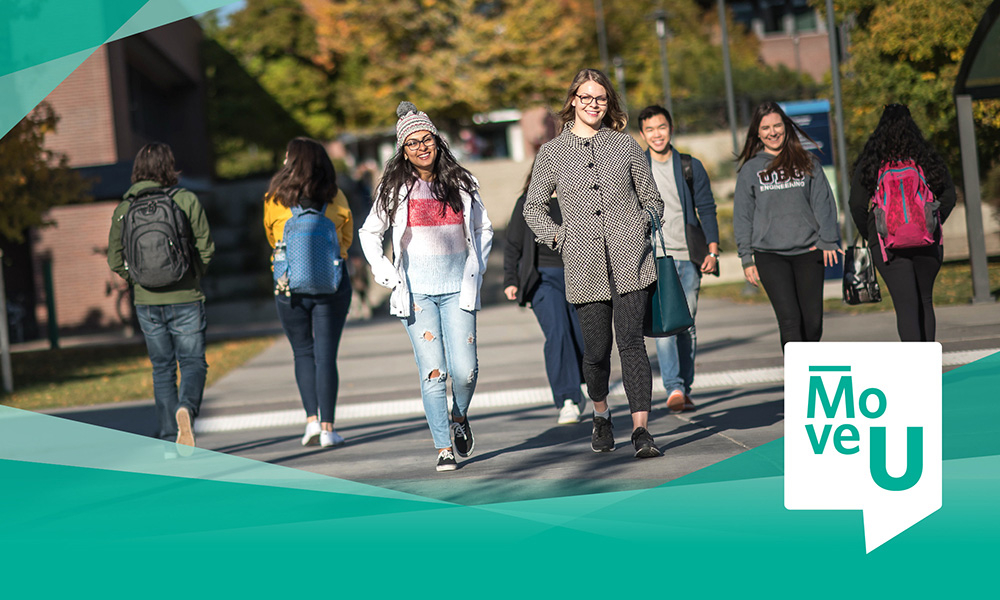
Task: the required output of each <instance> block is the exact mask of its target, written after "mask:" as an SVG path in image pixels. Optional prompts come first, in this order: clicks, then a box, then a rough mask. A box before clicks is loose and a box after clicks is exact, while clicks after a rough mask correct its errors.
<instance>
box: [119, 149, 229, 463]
mask: <svg viewBox="0 0 1000 600" xmlns="http://www.w3.org/2000/svg"><path fill="white" fill-rule="evenodd" d="M177 180H178V172H177V169H176V167H175V165H174V154H173V151H172V150H171V149H170V146H168V145H166V144H161V143H152V144H147V145H146V146H143V148H142V149H141V150H139V153H138V154H137V155H136V157H135V164H134V166H133V168H132V187H130V188H129V189H128V191H127V192H125V196H124V199H123V200H122V202H121V203H120V204H119V205H118V207H117V208H115V212H114V215H113V216H112V218H111V232H110V233H109V235H108V266H109V267H111V270H112V271H114V272H115V273H117V274H118V275H120V276H121V277H122V278H123V279H125V280H126V281H128V282H129V283H130V284H131V285H132V286H134V289H135V311H136V316H137V317H138V320H139V326H140V327H141V329H142V333H143V336H144V337H145V339H146V349H147V350H148V351H149V361H150V363H152V366H153V396H154V399H155V401H156V415H157V419H158V421H159V430H158V432H157V434H158V437H159V438H161V439H164V440H171V441H176V442H177V443H178V444H182V445H185V446H194V445H195V441H194V418H195V417H197V416H198V409H199V408H200V406H201V398H202V394H203V392H204V389H205V376H206V374H207V372H208V363H207V362H206V361H205V326H206V320H205V294H203V293H202V291H201V286H200V283H199V282H200V280H201V277H202V275H203V274H204V273H205V269H206V268H207V267H208V263H209V261H211V260H212V255H213V254H214V253H215V242H213V241H212V233H211V231H210V230H209V227H208V219H207V218H206V217H205V211H204V209H203V208H202V206H201V203H200V202H199V201H198V197H197V196H195V195H194V194H193V193H191V192H190V191H188V190H185V189H178V190H177V191H176V192H175V193H174V194H173V195H172V197H173V200H174V202H175V203H176V204H177V206H179V207H180V209H181V210H182V211H183V213H184V215H185V216H186V217H187V221H188V223H189V224H190V227H191V231H190V233H191V242H192V243H193V246H194V250H193V251H192V252H191V253H190V254H191V264H190V266H189V267H188V269H187V271H186V272H185V273H184V275H183V276H182V277H181V278H180V280H179V281H177V282H176V283H172V284H170V285H166V286H162V287H156V288H146V287H143V286H142V285H140V284H139V283H137V282H136V281H134V280H133V277H132V276H131V274H130V272H129V267H128V264H127V262H126V259H125V251H124V248H123V243H122V228H123V222H124V220H125V216H126V213H127V212H128V209H129V206H131V204H132V201H133V200H134V199H135V198H137V197H138V196H139V195H141V194H142V193H143V192H144V191H147V190H151V189H153V188H171V187H173V186H176V185H177ZM178 366H179V367H180V386H179V388H178V382H177V370H178Z"/></svg>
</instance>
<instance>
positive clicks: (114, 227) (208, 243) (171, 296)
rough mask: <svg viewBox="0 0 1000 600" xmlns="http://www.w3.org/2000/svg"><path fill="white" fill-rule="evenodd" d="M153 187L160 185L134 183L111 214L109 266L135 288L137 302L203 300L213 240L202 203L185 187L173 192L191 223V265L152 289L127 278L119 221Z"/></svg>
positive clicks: (147, 182) (120, 221) (212, 251)
mask: <svg viewBox="0 0 1000 600" xmlns="http://www.w3.org/2000/svg"><path fill="white" fill-rule="evenodd" d="M152 187H159V184H158V183H156V182H154V181H140V182H138V183H136V184H134V185H133V186H132V187H130V188H129V190H128V191H127V192H125V199H124V200H122V202H121V203H120V204H119V205H118V207H117V208H115V212H114V215H113V216H112V217H111V232H110V233H109V234H108V266H109V267H111V270H112V271H114V272H115V273H118V275H120V276H121V277H122V278H123V279H125V281H128V282H129V283H130V284H132V285H133V286H134V287H135V303H136V304H153V305H161V304H183V303H185V302H197V301H199V300H204V299H205V294H203V293H202V291H201V285H200V283H199V282H200V280H201V277H202V275H204V273H205V270H206V269H207V268H208V263H209V262H210V261H211V260H212V255H214V254H215V242H214V241H212V232H211V231H210V230H209V228H208V219H207V218H206V217H205V210H204V209H203V208H202V207H201V202H199V201H198V197H197V196H195V195H194V194H193V193H191V192H189V191H187V190H185V189H181V190H179V191H178V192H177V193H176V194H175V195H174V202H176V203H177V205H178V206H180V207H181V210H182V211H184V214H185V215H187V218H188V222H190V223H191V234H192V236H193V239H194V246H195V249H196V250H197V253H196V254H195V256H194V258H195V264H194V268H192V269H190V270H188V272H187V273H186V274H185V275H184V278H183V279H181V280H180V281H178V282H177V283H175V284H173V285H170V286H167V287H162V288H156V289H155V290H149V289H146V288H144V287H142V286H141V285H139V284H137V283H135V282H134V281H132V279H131V278H130V277H129V273H128V266H127V265H126V264H125V256H124V254H123V253H122V220H123V219H124V218H125V213H126V212H128V207H129V206H130V205H131V203H132V198H135V197H136V196H137V195H138V194H139V192H141V191H142V190H146V189H149V188H152Z"/></svg>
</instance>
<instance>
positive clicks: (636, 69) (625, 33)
mask: <svg viewBox="0 0 1000 600" xmlns="http://www.w3.org/2000/svg"><path fill="white" fill-rule="evenodd" d="M604 7H605V12H606V13H607V15H608V19H607V29H608V47H609V53H610V54H611V55H612V56H615V55H618V56H621V57H622V59H623V60H624V63H625V80H626V85H627V88H626V91H627V99H628V103H629V108H630V111H631V112H632V113H633V117H634V116H635V113H636V112H638V111H639V110H641V109H642V108H643V107H644V106H647V105H649V104H654V103H655V104H662V103H663V91H662V90H663V78H662V75H661V66H660V53H659V43H660V42H659V39H658V38H657V37H656V24H655V21H653V20H652V18H651V16H652V14H653V13H654V12H655V11H656V10H658V9H660V8H665V9H666V11H667V29H668V31H669V32H670V35H669V37H668V41H667V60H668V61H669V67H670V87H671V90H670V93H671V98H672V100H673V104H674V109H675V112H677V113H678V114H677V117H678V119H677V121H678V126H679V129H680V130H681V131H683V130H685V129H690V128H697V129H705V128H714V127H724V126H725V125H726V121H725V80H724V78H723V69H722V49H721V46H720V41H719V40H720V28H719V19H718V12H717V11H716V10H715V8H714V6H713V7H712V8H710V9H705V8H702V7H701V6H699V5H698V4H697V3H696V2H694V0H677V1H671V2H663V1H661V0H638V1H636V0H604ZM727 21H728V24H729V46H730V50H729V53H730V60H731V62H732V69H733V86H734V93H735V95H736V96H737V97H738V98H742V99H744V100H745V101H746V102H747V103H748V104H750V105H753V104H757V103H759V102H762V101H764V100H792V99H799V98H803V97H810V96H812V95H813V94H814V93H815V91H816V89H817V85H816V82H814V81H813V80H812V79H811V78H810V77H809V76H808V75H804V74H798V73H795V72H794V71H792V70H790V69H788V68H786V67H770V66H767V65H764V64H763V63H762V62H761V60H760V58H759V56H760V42H759V41H758V39H757V37H756V36H755V35H754V34H752V33H751V32H749V31H747V30H746V29H745V28H743V27H740V26H738V25H735V24H734V22H733V19H732V16H731V15H730V16H729V18H728V19H727ZM609 75H611V73H609Z"/></svg>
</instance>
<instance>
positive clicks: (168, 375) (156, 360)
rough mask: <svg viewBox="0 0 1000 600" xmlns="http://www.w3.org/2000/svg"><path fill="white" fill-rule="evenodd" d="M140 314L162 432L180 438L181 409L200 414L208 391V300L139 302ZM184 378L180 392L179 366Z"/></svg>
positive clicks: (166, 435)
mask: <svg viewBox="0 0 1000 600" xmlns="http://www.w3.org/2000/svg"><path fill="white" fill-rule="evenodd" d="M135 314H136V317H137V318H138V319H139V327H140V328H141V329H142V335H143V337H144V338H146V350H148V351H149V362H150V363H152V365H153V398H154V400H155V402H156V418H157V421H158V422H159V431H158V432H157V434H158V436H159V437H160V438H161V439H165V440H174V439H176V438H177V418H176V416H175V414H176V412H177V409H178V408H180V407H182V406H183V407H186V408H187V409H188V411H190V413H191V416H192V417H196V416H197V415H198V410H199V409H200V408H201V398H202V394H203V393H204V391H205V376H206V374H207V373H208V363H207V362H205V325H206V321H205V303H204V302H201V301H198V302H185V303H183V304H161V305H147V304H137V305H136V307H135ZM178 367H180V373H181V381H180V387H179V393H178V385H177V370H178Z"/></svg>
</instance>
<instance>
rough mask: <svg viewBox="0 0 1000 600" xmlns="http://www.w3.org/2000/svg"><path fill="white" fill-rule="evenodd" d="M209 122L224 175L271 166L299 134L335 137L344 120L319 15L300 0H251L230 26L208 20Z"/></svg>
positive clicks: (263, 169) (271, 168) (256, 171)
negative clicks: (324, 57)
mask: <svg viewBox="0 0 1000 600" xmlns="http://www.w3.org/2000/svg"><path fill="white" fill-rule="evenodd" d="M203 26H204V27H205V31H206V42H205V51H204V56H205V62H206V75H207V79H208V85H209V99H210V123H211V127H212V135H213V143H214V146H215V152H216V156H217V157H218V160H217V164H216V170H217V172H218V174H219V175H220V176H221V177H239V176H245V175H249V174H252V173H260V172H266V171H271V170H273V169H274V168H276V166H277V165H278V164H280V162H281V158H282V156H283V151H284V147H285V144H286V143H287V142H288V140H289V139H291V138H292V137H295V136H297V135H309V136H313V137H316V138H320V139H328V138H331V137H333V135H334V133H335V131H336V126H337V124H338V122H339V121H341V120H342V117H341V113H340V111H339V109H338V106H337V103H336V102H335V96H334V89H335V77H334V75H335V74H334V73H331V72H329V71H328V70H327V69H326V68H325V66H324V65H323V64H321V63H320V62H319V60H318V54H319V52H318V46H317V43H316V34H315V23H314V22H313V19H312V18H311V17H310V16H309V15H307V14H306V12H305V10H304V9H303V7H302V5H301V3H300V2H298V1H296V0H247V2H246V6H245V7H244V8H243V9H242V10H240V11H237V12H235V13H233V14H232V15H231V17H230V20H229V22H228V23H227V25H226V26H225V27H221V26H219V25H218V24H217V23H216V22H215V21H214V18H212V17H208V18H206V19H205V20H204V21H203Z"/></svg>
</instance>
